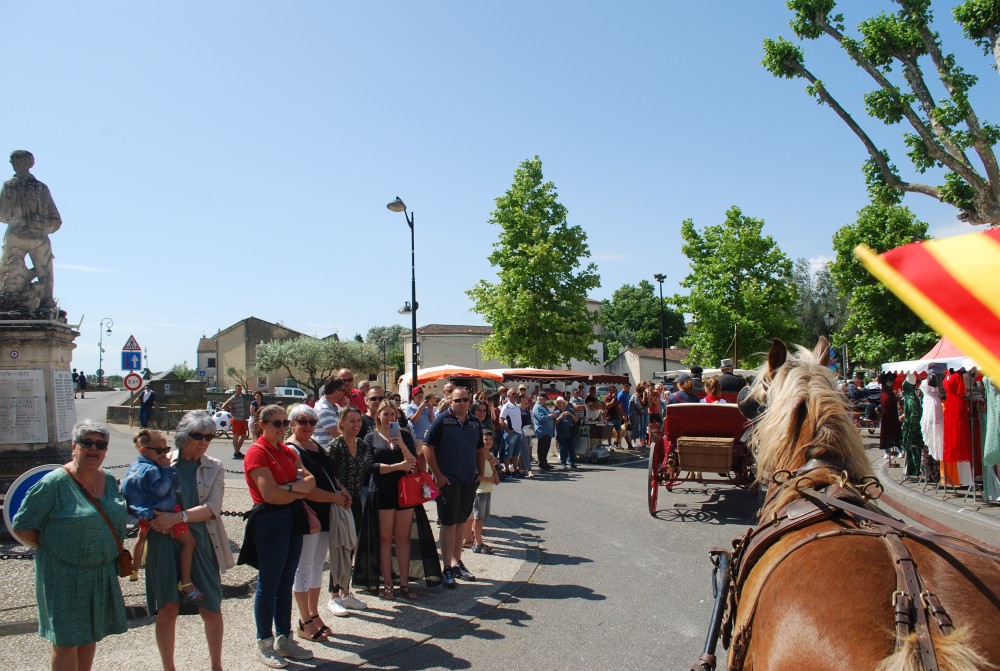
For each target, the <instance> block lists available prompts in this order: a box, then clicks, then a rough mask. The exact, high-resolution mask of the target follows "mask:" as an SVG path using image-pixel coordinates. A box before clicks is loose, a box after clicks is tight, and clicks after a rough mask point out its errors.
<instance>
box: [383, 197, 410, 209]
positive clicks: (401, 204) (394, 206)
mask: <svg viewBox="0 0 1000 671" xmlns="http://www.w3.org/2000/svg"><path fill="white" fill-rule="evenodd" d="M386 207H387V208H389V209H390V210H391V211H392V212H406V203H404V202H403V200H402V199H401V198H400V197H399V196H396V200H394V201H392V202H391V203H389V204H388V205H386Z"/></svg>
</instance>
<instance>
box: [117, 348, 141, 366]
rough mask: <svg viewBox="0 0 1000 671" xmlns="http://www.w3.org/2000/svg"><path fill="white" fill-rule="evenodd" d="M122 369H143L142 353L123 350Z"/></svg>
mask: <svg viewBox="0 0 1000 671" xmlns="http://www.w3.org/2000/svg"><path fill="white" fill-rule="evenodd" d="M122 370H142V354H141V353H140V352H126V351H122Z"/></svg>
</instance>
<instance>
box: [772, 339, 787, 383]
mask: <svg viewBox="0 0 1000 671" xmlns="http://www.w3.org/2000/svg"><path fill="white" fill-rule="evenodd" d="M787 358H788V347H786V346H785V343H783V342H782V341H781V339H780V338H775V339H774V340H772V341H771V349H770V350H768V352H767V369H768V370H769V371H770V372H771V375H774V373H775V371H777V370H778V369H779V368H781V367H782V366H783V365H784V364H785V359H787Z"/></svg>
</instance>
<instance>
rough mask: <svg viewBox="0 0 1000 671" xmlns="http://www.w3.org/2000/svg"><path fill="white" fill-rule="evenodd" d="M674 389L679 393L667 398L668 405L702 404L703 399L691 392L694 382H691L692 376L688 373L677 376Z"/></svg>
mask: <svg viewBox="0 0 1000 671" xmlns="http://www.w3.org/2000/svg"><path fill="white" fill-rule="evenodd" d="M674 387H675V388H676V389H677V391H675V392H674V393H672V394H670V396H668V397H667V405H673V404H674V403H700V402H701V399H700V398H698V397H697V396H695V395H694V394H693V393H692V391H691V390H692V388H693V387H694V382H693V381H692V380H691V376H690V375H688V374H687V373H681V374H680V375H678V376H677V380H675V381H674Z"/></svg>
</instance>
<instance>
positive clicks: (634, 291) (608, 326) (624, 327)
mask: <svg viewBox="0 0 1000 671" xmlns="http://www.w3.org/2000/svg"><path fill="white" fill-rule="evenodd" d="M664 303H666V301H665V300H664ZM601 321H602V324H603V326H604V351H605V356H606V358H607V359H608V360H611V359H613V358H615V357H616V356H617V355H618V353H619V352H621V351H622V350H623V349H625V348H627V347H660V298H659V296H657V295H656V287H654V286H653V283H652V282H650V281H649V280H641V281H640V282H639V284H638V285H632V284H624V285H622V286H621V287H619V288H618V289H615V292H614V293H613V294H612V295H611V300H604V301H603V305H602V307H601ZM663 333H664V335H665V336H666V342H667V343H668V344H669V343H673V344H677V341H678V340H679V339H680V337H681V336H682V335H684V315H682V314H681V313H679V312H677V311H676V310H674V309H672V308H670V307H667V306H666V304H664V307H663Z"/></svg>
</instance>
